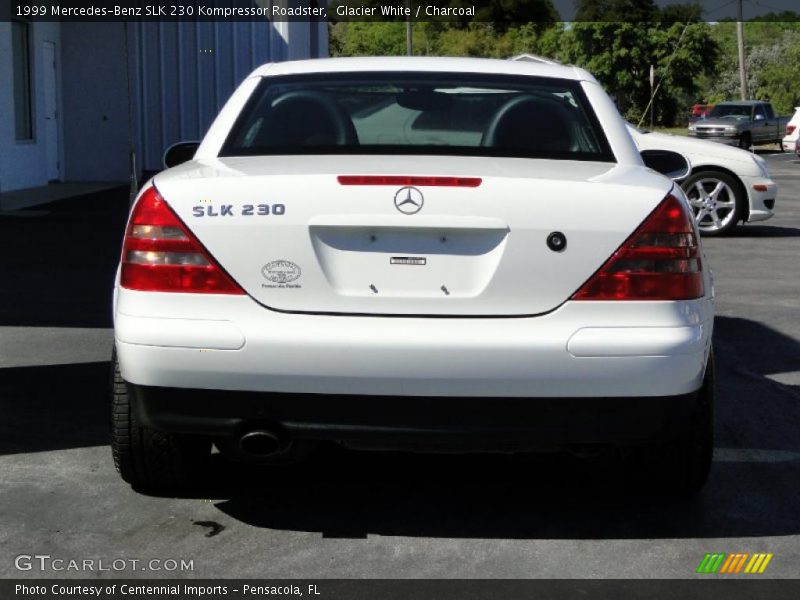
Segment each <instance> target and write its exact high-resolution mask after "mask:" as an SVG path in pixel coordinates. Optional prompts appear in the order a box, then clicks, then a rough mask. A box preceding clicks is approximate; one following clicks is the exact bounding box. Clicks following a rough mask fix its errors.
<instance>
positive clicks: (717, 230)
mask: <svg viewBox="0 0 800 600" xmlns="http://www.w3.org/2000/svg"><path fill="white" fill-rule="evenodd" d="M627 126H628V131H629V132H630V134H631V136H632V137H633V140H634V142H636V145H637V146H638V148H639V149H640V150H671V151H673V152H680V153H681V154H683V155H684V156H686V157H687V158H688V159H689V162H690V164H691V166H692V172H691V173H690V174H689V176H688V177H686V178H684V179H683V180H681V182H680V183H681V187H682V188H683V189H684V191H685V193H686V196H687V197H688V199H689V204H691V206H692V210H693V211H694V215H695V219H696V220H697V226H698V227H699V228H700V232H701V233H702V234H703V235H708V236H712V235H723V234H725V233H728V232H730V231H731V230H732V229H733V228H734V227H736V226H737V225H738V224H739V223H741V222H745V223H754V222H756V221H765V220H767V219H769V218H771V217H772V215H773V210H774V209H775V200H776V199H777V196H778V184H776V183H775V182H774V181H773V180H772V178H771V177H770V175H769V170H768V169H767V163H766V161H765V160H764V159H763V158H761V157H760V156H758V155H756V154H753V153H751V152H750V151H748V150H742V149H740V148H733V147H731V146H726V145H724V144H719V143H717V142H709V141H707V140H698V139H696V138H690V137H686V136H681V135H669V134H665V133H656V132H652V131H647V130H644V129H639V128H638V127H635V126H634V125H631V124H630V123H627Z"/></svg>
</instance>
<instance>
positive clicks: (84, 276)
mask: <svg viewBox="0 0 800 600" xmlns="http://www.w3.org/2000/svg"><path fill="white" fill-rule="evenodd" d="M127 212H128V189H127V187H125V186H122V187H118V188H114V189H110V190H104V191H101V192H95V193H91V194H85V195H82V196H76V197H72V198H67V199H64V200H58V201H55V202H51V203H49V204H44V205H40V206H36V207H33V208H30V209H24V210H18V211H14V212H13V213H0V255H2V257H3V260H2V261H0V281H3V282H4V283H5V284H6V285H3V286H0V326H3V325H10V326H17V327H25V326H32V327H48V326H49V327H111V295H112V290H113V286H114V273H115V271H116V268H117V263H118V262H119V251H120V248H121V247H122V234H123V231H124V228H125V221H126V218H127Z"/></svg>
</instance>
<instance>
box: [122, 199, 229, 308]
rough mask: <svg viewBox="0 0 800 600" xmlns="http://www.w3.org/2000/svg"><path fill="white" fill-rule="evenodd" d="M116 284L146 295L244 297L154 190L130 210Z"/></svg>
mask: <svg viewBox="0 0 800 600" xmlns="http://www.w3.org/2000/svg"><path fill="white" fill-rule="evenodd" d="M121 284H122V287H124V288H128V289H131V290H142V291H147V292H185V293H194V294H244V290H242V288H240V287H239V286H238V285H237V284H236V282H235V281H233V279H231V278H230V276H229V275H228V274H227V273H226V272H225V271H224V270H223V269H222V267H220V266H219V264H217V262H216V261H215V260H214V259H213V258H212V257H211V255H210V254H209V253H208V252H207V251H206V249H205V248H204V247H203V245H202V244H201V243H200V242H199V241H198V240H197V238H195V237H194V235H192V233H191V232H190V231H189V230H188V229H187V227H186V225H184V224H183V222H182V221H181V220H180V218H178V215H176V214H175V213H174V212H173V210H172V209H171V208H170V207H169V205H168V204H167V203H166V202H165V201H164V198H162V197H161V195H160V194H159V193H158V191H157V190H156V188H155V187H150V188H149V189H148V190H147V191H145V192H144V193H143V194H142V195H141V197H140V198H139V200H138V201H137V202H136V205H135V206H134V207H133V213H132V214H131V218H130V221H129V223H128V228H127V230H126V231H125V241H124V242H123V245H122V269H121Z"/></svg>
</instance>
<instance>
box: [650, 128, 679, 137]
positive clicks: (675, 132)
mask: <svg viewBox="0 0 800 600" xmlns="http://www.w3.org/2000/svg"><path fill="white" fill-rule="evenodd" d="M653 131H657V132H658V133H671V134H672V135H687V134H688V130H687V129H686V127H653Z"/></svg>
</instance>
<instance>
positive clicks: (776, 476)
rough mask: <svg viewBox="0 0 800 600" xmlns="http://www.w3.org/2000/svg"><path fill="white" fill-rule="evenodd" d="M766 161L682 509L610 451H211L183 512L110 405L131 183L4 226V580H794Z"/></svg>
mask: <svg viewBox="0 0 800 600" xmlns="http://www.w3.org/2000/svg"><path fill="white" fill-rule="evenodd" d="M760 153H761V155H762V156H764V158H766V159H767V161H768V164H769V167H770V171H771V173H772V176H773V178H774V179H775V180H776V181H777V182H778V184H779V186H780V193H779V197H778V202H777V205H776V216H775V217H774V218H773V219H772V220H770V221H766V222H764V223H763V224H753V225H748V226H745V227H740V228H739V229H738V230H737V232H736V233H735V234H734V235H732V236H729V237H725V238H720V239H707V240H706V241H705V248H706V252H707V255H708V258H709V261H710V263H711V267H712V269H713V271H714V274H715V283H716V295H717V319H716V324H715V332H714V337H715V350H716V356H717V367H718V374H717V381H718V399H717V423H716V435H717V438H716V449H715V459H714V466H713V468H712V473H711V478H710V481H709V483H708V484H707V486H706V487H705V488H704V490H703V491H702V493H701V494H699V495H698V496H697V497H696V498H694V499H692V500H688V501H678V500H673V499H664V498H659V497H657V496H653V495H652V494H647V493H643V492H639V491H636V488H635V486H631V485H626V484H625V482H624V479H623V473H621V472H620V471H619V470H618V467H617V466H616V463H615V462H614V461H613V460H610V459H608V458H604V457H594V458H584V459H577V458H569V457H562V456H533V457H530V456H516V457H504V456H494V457H477V456H448V455H436V456H424V455H401V454H384V453H356V452H351V451H346V450H342V449H334V448H331V449H326V450H325V451H324V452H321V453H319V454H318V455H317V456H315V457H314V458H313V459H312V460H310V461H309V462H308V463H306V464H303V465H301V466H297V467H280V468H278V467H272V468H268V467H246V466H238V465H237V466H231V465H230V464H228V463H226V462H225V461H223V460H222V459H221V458H220V457H218V456H215V459H218V460H215V461H214V465H213V468H212V469H211V471H210V472H209V473H208V487H207V489H204V490H203V491H202V493H201V494H198V495H197V496H193V497H182V498H171V497H157V496H152V495H147V494H144V493H140V492H136V491H133V490H131V489H130V488H129V487H128V486H127V485H126V484H124V483H123V482H122V481H121V480H120V479H119V477H118V476H117V474H116V472H115V471H114V466H113V463H112V460H111V452H110V449H109V447H108V421H109V410H108V407H107V405H106V402H107V399H106V397H105V389H106V385H107V378H108V366H109V365H108V360H109V357H110V354H111V346H112V340H113V334H112V331H111V329H110V325H111V324H110V318H111V306H110V304H111V300H110V295H111V283H112V279H113V272H114V268H115V262H116V259H117V252H118V246H119V240H120V237H121V233H122V227H123V225H124V219H125V211H126V208H127V198H126V193H125V190H120V191H119V192H118V193H116V194H115V195H109V194H107V193H101V194H94V195H90V196H87V197H84V198H82V199H81V200H80V201H79V202H75V201H73V202H69V201H60V202H58V203H55V204H51V205H46V206H42V207H38V208H36V209H30V210H27V211H17V212H15V213H13V214H8V215H2V214H0V248H1V249H2V253H1V255H2V257H3V260H2V262H0V281H1V282H2V284H0V411H2V412H0V414H1V415H2V418H1V419H0V490H1V492H0V522H2V524H3V526H2V527H0V576H2V577H28V576H30V577H64V576H75V577H83V576H96V575H101V576H108V575H119V576H129V577H153V576H163V575H166V574H167V573H165V571H164V570H163V568H162V570H160V571H159V570H158V569H157V568H156V567H157V565H154V566H153V569H154V570H146V568H145V570H143V569H142V565H141V563H140V564H138V565H137V566H136V567H133V566H131V563H129V562H128V563H126V566H125V568H124V570H122V571H119V572H116V573H115V572H114V571H106V572H102V573H100V572H96V571H95V572H80V571H78V572H76V571H55V570H53V569H50V568H48V569H45V570H39V568H38V566H34V568H33V569H32V570H30V571H27V572H21V571H19V570H17V568H16V567H15V557H17V556H18V555H21V554H24V555H34V554H46V555H50V556H51V557H53V558H59V559H65V560H67V561H68V560H70V559H75V560H79V561H82V560H84V559H94V560H100V559H102V560H103V561H104V562H106V563H107V564H110V563H111V562H112V561H114V560H117V559H126V560H130V559H136V560H140V561H142V563H146V562H147V561H150V560H152V559H157V560H161V561H165V560H169V559H171V560H176V561H177V562H178V563H180V561H181V560H184V561H192V569H191V570H185V571H178V572H173V571H171V572H169V573H168V574H169V575H171V576H194V577H275V578H281V577H307V578H312V577H314V578H327V577H331V578H347V577H387V578H392V577H455V578H461V577H486V578H494V577H507V578H517V577H552V578H559V577H614V578H628V577H691V576H694V572H695V569H696V568H697V565H698V564H699V563H700V561H701V559H702V558H703V556H704V554H705V553H706V552H728V553H730V552H750V553H753V552H771V553H773V554H774V558H773V559H772V562H771V563H770V565H769V568H768V569H767V571H766V573H765V575H763V577H800V161H798V160H797V159H796V157H794V156H793V155H790V154H779V153H775V152H772V151H761V152H760ZM118 564H121V563H118ZM159 564H162V565H163V564H164V563H163V562H162V563H159Z"/></svg>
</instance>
